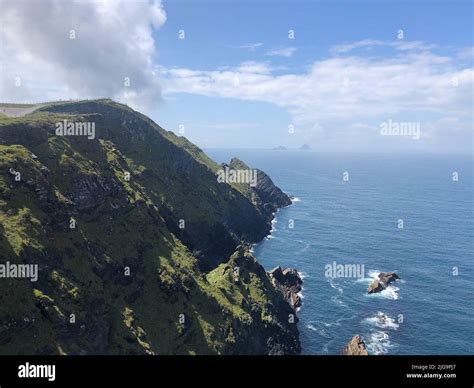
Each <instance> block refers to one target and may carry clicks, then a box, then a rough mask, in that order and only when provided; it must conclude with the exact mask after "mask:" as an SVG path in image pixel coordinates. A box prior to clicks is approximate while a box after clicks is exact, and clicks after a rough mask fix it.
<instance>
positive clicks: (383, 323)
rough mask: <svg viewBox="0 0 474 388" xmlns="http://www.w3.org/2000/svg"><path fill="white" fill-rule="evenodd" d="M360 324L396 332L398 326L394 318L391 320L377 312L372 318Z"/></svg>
mask: <svg viewBox="0 0 474 388" xmlns="http://www.w3.org/2000/svg"><path fill="white" fill-rule="evenodd" d="M362 322H365V323H368V324H370V325H372V326H376V327H379V328H381V329H392V330H397V329H398V327H399V325H398V323H397V322H396V321H395V319H394V318H391V317H390V316H388V315H387V314H385V313H383V312H381V311H378V312H377V314H375V316H373V317H369V318H365V319H364V320H363V321H362Z"/></svg>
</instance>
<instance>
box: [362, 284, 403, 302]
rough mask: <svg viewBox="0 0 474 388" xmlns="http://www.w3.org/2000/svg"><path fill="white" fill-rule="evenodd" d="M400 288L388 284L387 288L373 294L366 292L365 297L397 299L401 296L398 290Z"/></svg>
mask: <svg viewBox="0 0 474 388" xmlns="http://www.w3.org/2000/svg"><path fill="white" fill-rule="evenodd" d="M399 290H400V289H399V288H398V287H395V286H391V285H390V286H388V287H387V288H386V289H385V290H383V291H380V292H374V293H372V294H365V297H368V298H377V299H390V300H397V299H398V298H399V297H400V296H399V295H398V291H399Z"/></svg>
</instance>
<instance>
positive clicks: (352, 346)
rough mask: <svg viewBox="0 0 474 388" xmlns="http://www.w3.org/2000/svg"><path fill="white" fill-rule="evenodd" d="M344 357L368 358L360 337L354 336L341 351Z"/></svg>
mask: <svg viewBox="0 0 474 388" xmlns="http://www.w3.org/2000/svg"><path fill="white" fill-rule="evenodd" d="M342 354H343V355H345V356H368V355H369V353H368V352H367V348H366V347H365V343H364V341H363V340H362V338H361V337H360V335H355V336H354V337H352V339H351V340H350V341H349V342H348V343H347V345H346V346H345V347H344V349H343V350H342Z"/></svg>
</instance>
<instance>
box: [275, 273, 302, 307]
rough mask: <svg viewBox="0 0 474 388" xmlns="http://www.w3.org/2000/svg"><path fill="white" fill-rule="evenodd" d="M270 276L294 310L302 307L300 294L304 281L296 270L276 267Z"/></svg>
mask: <svg viewBox="0 0 474 388" xmlns="http://www.w3.org/2000/svg"><path fill="white" fill-rule="evenodd" d="M268 275H269V276H270V279H271V280H272V283H273V285H274V286H275V288H276V289H277V290H280V291H281V292H282V293H283V296H284V297H285V299H286V300H287V301H288V303H289V304H290V305H291V307H293V309H296V308H298V307H301V297H300V296H299V295H298V294H299V292H301V289H302V285H303V280H302V279H301V277H300V275H299V274H298V271H297V270H296V269H292V268H285V269H282V268H281V267H276V268H274V269H272V270H271V271H270V272H269V273H268Z"/></svg>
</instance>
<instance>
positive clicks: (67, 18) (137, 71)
mask: <svg viewBox="0 0 474 388" xmlns="http://www.w3.org/2000/svg"><path fill="white" fill-rule="evenodd" d="M165 21H166V14H165V11H164V10H163V7H162V5H161V2H160V1H159V0H155V1H134V2H132V1H77V0H72V1H64V2H63V1H54V0H43V1H26V0H15V1H13V0H3V1H2V12H1V15H0V23H1V25H2V27H1V29H0V39H1V43H2V52H1V53H0V61H1V63H2V65H3V69H2V75H1V88H0V99H1V100H3V101H44V100H53V99H59V98H64V96H68V97H70V98H86V97H87V98H93V97H111V98H114V99H117V100H120V101H124V102H128V103H131V104H132V105H135V106H139V107H143V106H144V104H146V103H147V102H154V101H156V100H157V99H158V100H159V99H160V98H161V92H160V85H159V84H158V82H157V78H156V74H154V72H153V57H154V55H155V54H156V52H155V44H154V41H153V37H152V32H153V30H154V29H157V28H160V27H161V26H162V25H163V24H164V23H165ZM71 30H74V33H75V39H70V31H71ZM15 77H20V78H21V81H22V85H21V87H16V86H15V84H14V80H15ZM126 77H128V78H129V79H130V87H125V85H124V82H125V78H126Z"/></svg>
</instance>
